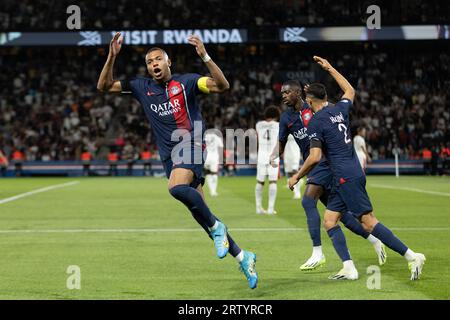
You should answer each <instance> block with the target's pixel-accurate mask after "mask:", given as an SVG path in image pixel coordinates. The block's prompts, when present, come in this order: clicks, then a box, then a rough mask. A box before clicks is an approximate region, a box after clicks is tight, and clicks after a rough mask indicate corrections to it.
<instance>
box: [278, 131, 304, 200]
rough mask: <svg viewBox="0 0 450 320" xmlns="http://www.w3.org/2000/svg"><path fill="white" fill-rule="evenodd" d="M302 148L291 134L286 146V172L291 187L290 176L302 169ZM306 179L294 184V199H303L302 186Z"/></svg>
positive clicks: (284, 158) (284, 159)
mask: <svg viewBox="0 0 450 320" xmlns="http://www.w3.org/2000/svg"><path fill="white" fill-rule="evenodd" d="M300 157H301V155H300V148H299V147H298V145H297V142H295V139H294V137H293V136H292V135H291V134H290V135H289V136H288V140H287V142H286V146H285V147H284V157H283V161H284V173H285V175H286V177H287V179H288V188H289V178H290V177H292V176H293V175H294V174H295V173H297V172H298V170H299V169H300ZM303 182H304V179H303V178H302V179H301V180H300V181H299V183H297V184H296V185H295V186H294V199H301V197H302V196H301V193H300V188H301V185H302V184H303Z"/></svg>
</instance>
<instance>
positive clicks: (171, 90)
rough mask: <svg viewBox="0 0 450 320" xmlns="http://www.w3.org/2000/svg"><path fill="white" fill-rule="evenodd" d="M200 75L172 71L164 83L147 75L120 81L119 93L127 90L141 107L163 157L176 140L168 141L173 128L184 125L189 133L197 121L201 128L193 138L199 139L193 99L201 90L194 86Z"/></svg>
mask: <svg viewBox="0 0 450 320" xmlns="http://www.w3.org/2000/svg"><path fill="white" fill-rule="evenodd" d="M201 77H202V76H201V75H199V74H193V73H188V74H174V75H172V77H171V78H170V80H169V81H167V82H165V83H157V82H155V81H154V80H153V79H152V78H147V77H139V78H135V79H131V80H125V81H121V84H122V93H131V94H132V95H133V97H134V98H136V99H137V100H138V101H139V102H140V104H141V105H142V107H143V108H144V111H145V115H146V117H147V119H148V121H149V122H150V126H151V127H152V129H153V131H154V133H155V136H156V143H157V145H158V150H159V154H160V156H161V160H163V161H164V160H167V159H169V158H170V156H171V152H172V149H173V148H174V147H175V145H177V144H178V143H179V141H180V140H176V139H175V141H172V133H173V132H174V131H175V130H177V129H184V130H187V132H190V133H191V134H192V132H193V130H194V122H196V123H200V124H201V125H200V127H201V128H200V129H201V130H196V131H195V133H196V135H197V136H198V137H195V139H196V140H197V139H200V141H202V137H203V132H204V131H205V124H204V122H203V118H202V116H201V113H200V110H199V107H198V105H197V103H196V101H195V96H196V94H198V93H200V92H201V91H200V89H199V87H198V80H199V79H200V78H201ZM192 135H193V134H192ZM200 135H201V136H200ZM192 141H194V137H192Z"/></svg>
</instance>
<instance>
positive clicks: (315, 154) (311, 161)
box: [289, 148, 322, 190]
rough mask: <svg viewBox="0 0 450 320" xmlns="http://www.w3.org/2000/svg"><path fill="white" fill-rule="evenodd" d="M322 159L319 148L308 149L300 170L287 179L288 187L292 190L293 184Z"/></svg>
mask: <svg viewBox="0 0 450 320" xmlns="http://www.w3.org/2000/svg"><path fill="white" fill-rule="evenodd" d="M320 159H322V149H321V148H311V149H309V156H308V158H306V160H305V163H303V166H302V167H301V168H300V170H299V171H298V172H297V173H296V174H294V175H293V176H292V177H291V178H290V179H289V188H290V189H291V190H294V186H295V185H296V184H297V183H298V182H299V181H300V179H301V178H303V177H304V176H306V175H307V174H308V173H309V172H310V171H311V170H312V169H314V167H315V166H316V165H317V164H318V163H319V162H320Z"/></svg>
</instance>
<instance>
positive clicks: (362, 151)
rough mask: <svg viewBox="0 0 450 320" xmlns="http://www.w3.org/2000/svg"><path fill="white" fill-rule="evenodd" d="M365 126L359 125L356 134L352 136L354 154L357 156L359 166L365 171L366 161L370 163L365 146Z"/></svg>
mask: <svg viewBox="0 0 450 320" xmlns="http://www.w3.org/2000/svg"><path fill="white" fill-rule="evenodd" d="M365 138H366V128H364V127H359V128H358V131H357V134H356V136H355V137H354V138H353V146H354V147H355V151H356V155H357V156H358V160H359V163H360V164H361V168H362V169H363V170H364V171H366V167H367V163H370V162H371V161H372V159H371V158H370V155H369V153H368V152H367V148H366V141H365V140H364V139H365Z"/></svg>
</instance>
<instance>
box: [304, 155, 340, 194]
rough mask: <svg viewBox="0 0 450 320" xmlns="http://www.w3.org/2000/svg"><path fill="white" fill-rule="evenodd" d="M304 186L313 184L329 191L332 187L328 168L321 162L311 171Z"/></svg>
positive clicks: (331, 174) (330, 173) (331, 177)
mask: <svg viewBox="0 0 450 320" xmlns="http://www.w3.org/2000/svg"><path fill="white" fill-rule="evenodd" d="M306 184H315V185H318V186H321V187H323V188H324V190H329V191H331V188H332V187H333V173H332V172H331V170H330V167H329V166H328V165H327V164H323V162H321V163H319V164H318V165H317V166H315V167H314V169H312V170H311V171H310V172H309V174H308V176H307V179H306Z"/></svg>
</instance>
